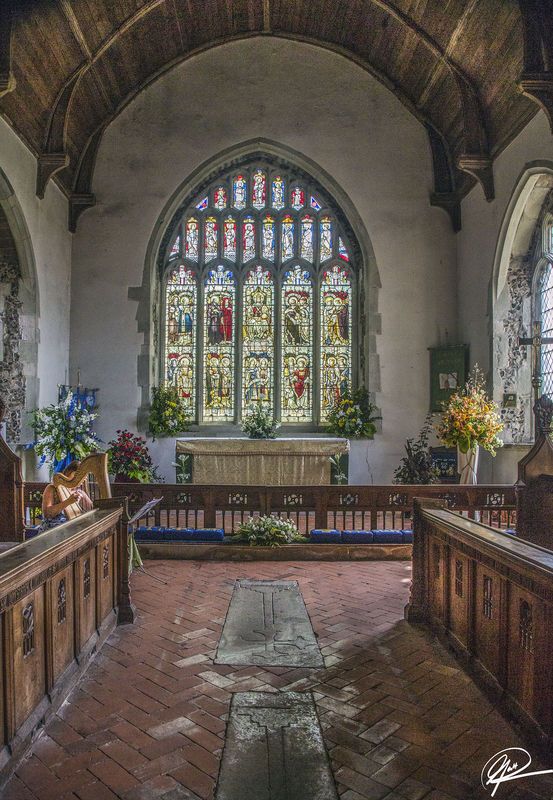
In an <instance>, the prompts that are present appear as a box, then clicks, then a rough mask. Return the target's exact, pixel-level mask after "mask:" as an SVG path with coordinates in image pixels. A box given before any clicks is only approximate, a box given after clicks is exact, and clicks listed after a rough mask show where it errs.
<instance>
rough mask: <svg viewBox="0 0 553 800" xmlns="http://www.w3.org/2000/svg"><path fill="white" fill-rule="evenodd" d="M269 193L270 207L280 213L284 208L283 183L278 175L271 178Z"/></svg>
mask: <svg viewBox="0 0 553 800" xmlns="http://www.w3.org/2000/svg"><path fill="white" fill-rule="evenodd" d="M271 192H272V193H271V205H272V206H273V208H276V210H277V211H280V209H281V208H284V181H283V179H282V178H281V177H280V175H275V177H274V178H273V186H272V190H271Z"/></svg>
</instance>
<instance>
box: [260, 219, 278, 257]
mask: <svg viewBox="0 0 553 800" xmlns="http://www.w3.org/2000/svg"><path fill="white" fill-rule="evenodd" d="M261 237H262V247H261V254H262V256H263V258H266V259H267V260H268V261H274V260H275V220H274V218H273V217H271V216H270V215H269V214H268V215H267V216H266V217H265V218H264V219H263V227H262V229H261Z"/></svg>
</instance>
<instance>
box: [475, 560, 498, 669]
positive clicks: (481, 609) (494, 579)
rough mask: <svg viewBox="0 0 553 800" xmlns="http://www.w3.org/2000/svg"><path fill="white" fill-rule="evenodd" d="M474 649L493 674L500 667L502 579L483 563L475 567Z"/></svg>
mask: <svg viewBox="0 0 553 800" xmlns="http://www.w3.org/2000/svg"><path fill="white" fill-rule="evenodd" d="M475 588H476V593H475V613H474V624H475V642H476V644H475V651H476V654H477V655H478V658H479V659H480V661H481V662H482V663H483V664H484V666H485V667H486V668H487V669H489V671H490V672H491V673H492V674H493V675H497V674H498V673H499V671H500V668H501V639H500V630H501V624H502V621H503V620H502V603H501V600H502V598H501V580H500V578H499V575H498V574H497V573H496V572H494V571H493V570H491V569H489V568H488V567H484V566H482V565H481V564H477V566H476V587H475Z"/></svg>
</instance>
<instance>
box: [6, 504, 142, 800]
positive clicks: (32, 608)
mask: <svg viewBox="0 0 553 800" xmlns="http://www.w3.org/2000/svg"><path fill="white" fill-rule="evenodd" d="M100 503H101V505H102V506H103V507H102V508H100V509H94V510H93V511H89V512H87V513H85V514H82V515H80V516H79V517H77V518H76V519H74V520H71V521H69V522H67V523H65V524H63V525H59V526H58V527H56V528H52V529H51V530H50V531H47V532H45V533H43V534H41V535H40V536H37V537H35V538H34V539H31V540H30V541H28V542H24V543H23V544H19V545H17V546H16V547H13V548H12V549H10V550H8V551H7V552H5V553H4V554H2V555H0V642H1V646H0V796H1V786H2V784H3V783H4V782H5V780H6V779H7V778H8V777H9V774H10V772H11V771H12V770H13V769H14V768H15V766H16V765H17V762H18V760H19V759H20V758H21V756H22V755H23V754H24V753H25V750H26V748H27V746H28V745H29V743H30V741H31V738H32V736H33V733H34V732H35V731H36V730H37V728H38V727H39V726H40V725H42V724H43V721H44V719H45V717H48V716H49V715H50V714H52V713H53V712H54V711H55V710H56V709H57V708H58V707H59V706H60V705H61V703H62V702H63V700H64V699H65V697H66V696H67V694H68V692H69V691H70V689H71V688H72V687H73V686H74V685H75V683H76V681H77V680H78V678H79V676H80V675H81V674H82V672H83V671H84V670H85V669H86V665H87V663H88V661H89V660H90V659H91V658H92V657H93V656H94V654H95V653H96V652H97V650H98V649H99V648H100V647H101V645H102V644H103V642H104V641H105V640H106V638H107V637H108V635H109V634H110V632H111V631H112V630H113V627H114V626H115V625H116V624H117V623H118V622H119V623H120V622H128V621H132V618H133V615H132V609H131V607H130V596H129V587H128V573H127V563H128V562H127V558H128V557H127V526H126V524H125V523H126V519H125V510H124V508H123V506H122V501H117V500H104V501H100Z"/></svg>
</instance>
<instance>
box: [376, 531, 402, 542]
mask: <svg viewBox="0 0 553 800" xmlns="http://www.w3.org/2000/svg"><path fill="white" fill-rule="evenodd" d="M373 537H374V538H373V541H374V543H375V544H403V531H373Z"/></svg>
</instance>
